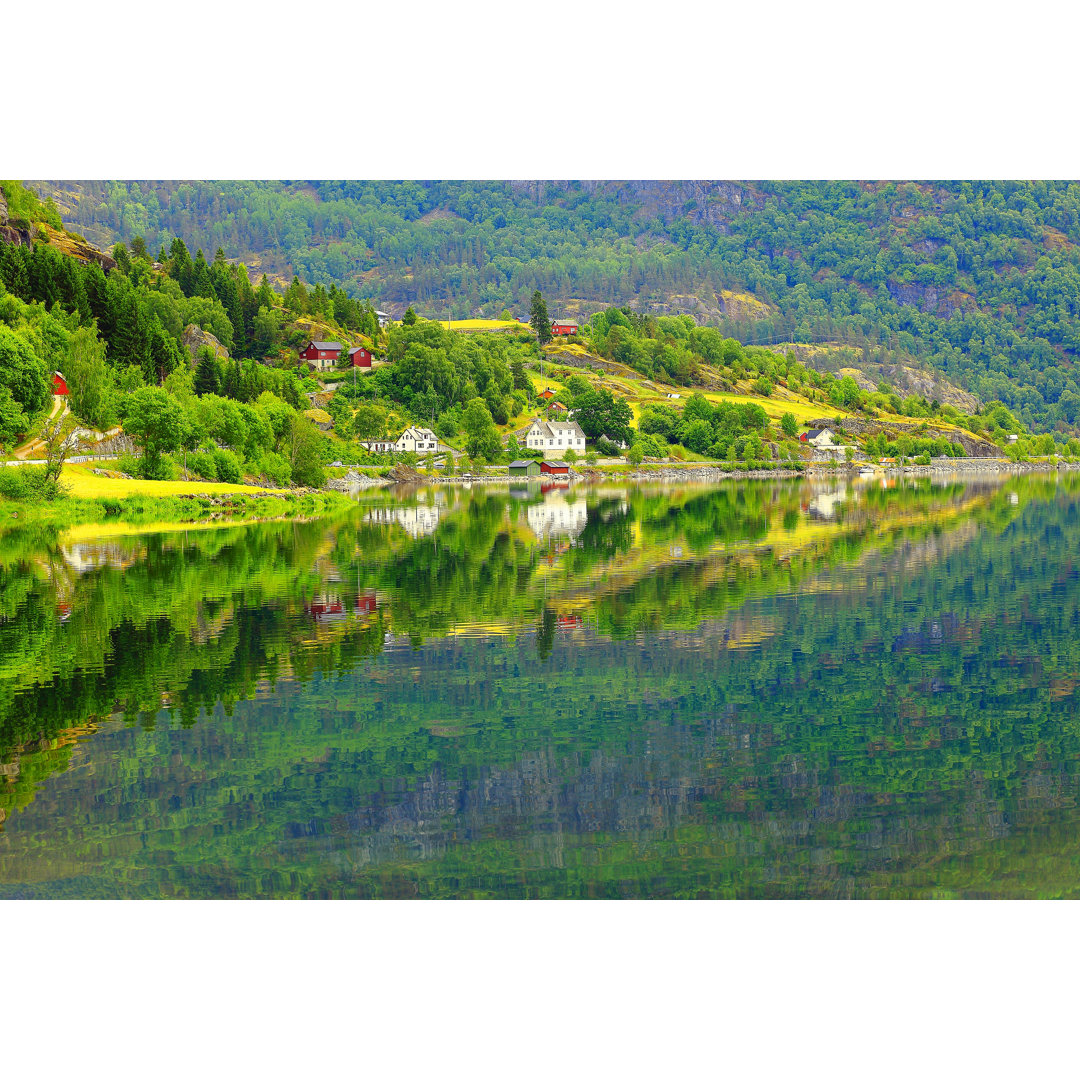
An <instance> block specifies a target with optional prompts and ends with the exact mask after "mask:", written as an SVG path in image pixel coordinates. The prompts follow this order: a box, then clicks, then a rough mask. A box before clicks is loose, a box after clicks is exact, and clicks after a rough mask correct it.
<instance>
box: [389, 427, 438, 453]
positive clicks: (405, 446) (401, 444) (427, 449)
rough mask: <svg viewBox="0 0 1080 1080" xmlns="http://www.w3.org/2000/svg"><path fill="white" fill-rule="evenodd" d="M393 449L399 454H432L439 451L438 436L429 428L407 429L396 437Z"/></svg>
mask: <svg viewBox="0 0 1080 1080" xmlns="http://www.w3.org/2000/svg"><path fill="white" fill-rule="evenodd" d="M394 449H395V450H396V451H397V452H398V453H399V454H432V453H434V452H435V451H436V450H438V449H439V436H438V435H436V434H435V432H434V431H432V430H431V428H426V427H407V428H406V429H405V430H404V431H403V432H402V433H401V435H399V436H398V441H397V442H396V443H394Z"/></svg>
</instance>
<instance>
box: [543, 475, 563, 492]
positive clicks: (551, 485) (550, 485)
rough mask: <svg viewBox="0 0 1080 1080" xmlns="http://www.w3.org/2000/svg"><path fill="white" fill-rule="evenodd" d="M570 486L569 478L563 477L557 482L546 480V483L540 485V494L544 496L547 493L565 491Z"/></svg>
mask: <svg viewBox="0 0 1080 1080" xmlns="http://www.w3.org/2000/svg"><path fill="white" fill-rule="evenodd" d="M569 486H570V478H569V477H568V476H567V477H564V478H563V479H561V480H559V479H556V480H548V481H547V483H545V484H541V485H540V494H541V495H546V494H547V493H548V492H549V491H566V489H567V488H568V487H569Z"/></svg>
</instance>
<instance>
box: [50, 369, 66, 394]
mask: <svg viewBox="0 0 1080 1080" xmlns="http://www.w3.org/2000/svg"><path fill="white" fill-rule="evenodd" d="M52 388H53V389H52V392H53V393H54V394H66V393H67V392H68V388H67V379H65V378H64V375H63V372H60V371H54V372H53V376H52Z"/></svg>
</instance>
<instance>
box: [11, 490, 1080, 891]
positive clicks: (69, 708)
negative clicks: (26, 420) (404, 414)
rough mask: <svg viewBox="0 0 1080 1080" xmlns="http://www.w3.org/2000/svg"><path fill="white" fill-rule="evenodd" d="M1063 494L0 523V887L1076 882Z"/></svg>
mask: <svg viewBox="0 0 1080 1080" xmlns="http://www.w3.org/2000/svg"><path fill="white" fill-rule="evenodd" d="M1078 685H1080V488H1078V487H1077V486H1076V485H1075V484H1073V483H1071V481H1070V479H1062V480H1060V481H1059V480H1058V479H1057V478H1054V477H1050V478H1046V477H1042V478H1024V479H1012V480H1009V481H1008V482H1005V483H999V482H993V483H989V484H985V485H973V484H969V483H960V482H957V483H955V484H945V485H938V486H931V485H930V484H929V483H923V482H911V481H908V482H906V483H905V482H900V483H897V484H894V485H893V486H890V487H883V486H882V485H881V483H880V482H873V483H866V484H862V485H859V484H855V485H846V484H842V483H833V484H826V485H820V486H813V485H811V484H809V483H792V484H786V483H785V484H781V483H777V484H763V483H742V484H738V483H732V484H728V485H725V486H722V487H717V488H703V487H688V488H681V489H677V490H672V489H666V490H661V489H640V488H627V489H621V488H615V487H612V488H596V489H592V490H588V491H586V490H583V489H578V488H575V489H574V490H573V491H567V490H565V489H557V488H556V489H552V490H542V489H541V488H540V487H539V486H535V485H534V486H527V487H526V486H523V487H521V488H516V489H511V490H510V491H509V492H508V491H507V490H506V489H505V488H503V489H489V490H472V491H464V490H454V489H446V488H442V489H438V490H420V491H413V492H409V493H407V494H398V495H393V494H389V493H386V492H377V493H375V494H373V495H371V496H367V497H365V498H363V499H362V500H361V502H360V503H359V505H358V506H357V508H356V510H355V511H354V512H352V513H350V514H348V515H345V516H343V517H340V518H335V519H333V520H330V521H316V522H295V523H272V524H262V525H249V526H244V527H230V528H210V529H195V528H190V529H187V530H183V531H177V530H172V531H161V532H144V533H133V531H132V530H126V531H125V530H121V531H118V532H115V533H113V534H111V535H107V534H103V533H102V532H101V530H100V528H99V529H98V530H97V531H95V529H93V528H84V529H76V530H71V531H69V532H55V531H50V530H42V529H36V530H34V529H29V530H28V529H25V528H22V529H21V528H18V527H16V528H14V529H11V530H9V531H7V532H5V533H3V534H0V815H2V821H0V897H8V898H10V897H877V896H880V897H889V896H891V897H923V896H925V897H931V896H1061V895H1076V894H1077V892H1078V891H1080V884H1078V883H1080V873H1078V871H1080V810H1078V808H1077V795H1078V787H1080V763H1078V749H1080V721H1078V718H1077V704H1078V699H1077V687H1078Z"/></svg>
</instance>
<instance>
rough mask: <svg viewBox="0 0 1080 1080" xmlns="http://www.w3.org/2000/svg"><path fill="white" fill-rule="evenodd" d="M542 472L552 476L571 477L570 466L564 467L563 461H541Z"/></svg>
mask: <svg viewBox="0 0 1080 1080" xmlns="http://www.w3.org/2000/svg"><path fill="white" fill-rule="evenodd" d="M540 472H541V473H548V474H549V475H551V476H569V475H570V466H569V465H564V464H563V463H562V462H561V461H541V462H540Z"/></svg>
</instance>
